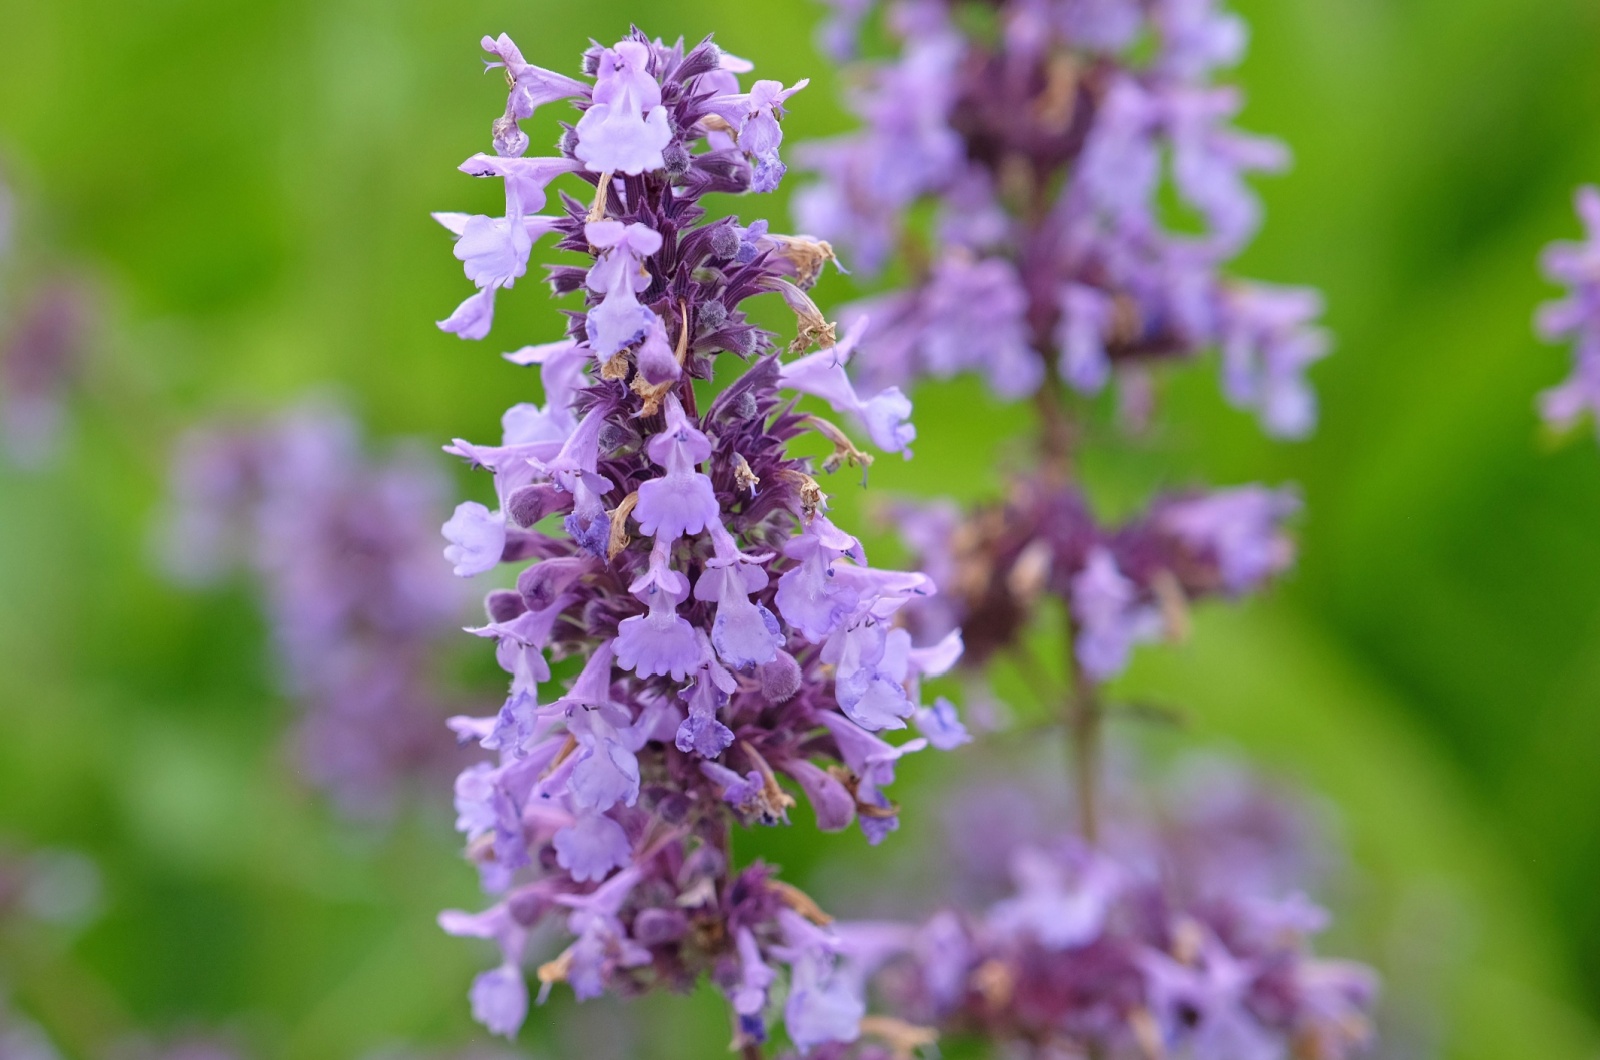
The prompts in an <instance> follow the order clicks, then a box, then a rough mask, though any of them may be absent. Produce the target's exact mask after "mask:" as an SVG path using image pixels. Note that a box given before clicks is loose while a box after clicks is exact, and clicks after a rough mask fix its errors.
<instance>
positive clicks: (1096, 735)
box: [1066, 633, 1103, 846]
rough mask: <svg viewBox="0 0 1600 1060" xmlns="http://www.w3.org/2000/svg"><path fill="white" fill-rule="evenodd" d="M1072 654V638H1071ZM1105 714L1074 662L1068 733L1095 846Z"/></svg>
mask: <svg viewBox="0 0 1600 1060" xmlns="http://www.w3.org/2000/svg"><path fill="white" fill-rule="evenodd" d="M1067 650H1068V652H1071V650H1072V636H1071V634H1070V633H1069V634H1068V637H1067ZM1102 718H1103V711H1102V710H1101V706H1100V694H1099V690H1098V689H1097V688H1096V687H1095V685H1094V682H1093V681H1091V680H1089V679H1088V678H1087V677H1085V676H1084V675H1083V672H1082V670H1081V668H1079V667H1078V666H1077V665H1076V662H1075V661H1074V664H1073V673H1072V695H1071V696H1070V698H1069V699H1068V700H1067V719H1066V720H1067V730H1068V732H1069V733H1070V734H1071V742H1072V763H1073V770H1072V772H1073V778H1072V779H1073V783H1074V785H1075V788H1076V791H1077V796H1078V825H1079V828H1080V829H1081V830H1082V832H1083V838H1084V840H1085V841H1086V842H1087V843H1089V845H1091V846H1093V845H1094V844H1095V843H1097V842H1099V839H1100V820H1099V798H1100V796H1099V789H1100V729H1101V724H1100V723H1101V721H1102Z"/></svg>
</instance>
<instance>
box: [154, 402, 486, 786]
mask: <svg viewBox="0 0 1600 1060" xmlns="http://www.w3.org/2000/svg"><path fill="white" fill-rule="evenodd" d="M169 489H170V492H171V502H170V504H171V512H170V514H169V516H168V524H167V526H166V527H165V528H164V533H162V534H161V536H160V543H161V548H162V550H163V558H164V560H165V563H166V567H167V569H168V570H169V571H170V572H171V573H172V574H173V575H174V576H176V577H177V578H179V579H180V580H182V581H184V582H187V583H191V584H194V583H208V582H214V581H216V580H218V579H219V578H220V577H222V576H223V575H225V574H227V573H229V572H230V571H232V570H235V569H239V568H246V569H249V570H251V571H252V572H253V573H254V574H255V576H256V578H257V579H259V581H260V583H261V586H262V589H263V592H264V595H265V597H266V608H267V612H268V616H269V619H270V623H271V627H272V632H273V636H274V639H275V641H276V646H277V653H278V655H279V658H280V662H281V667H280V669H279V672H280V673H281V674H282V675H283V676H282V680H283V682H284V684H285V685H286V689H285V690H286V691H287V692H288V693H289V694H290V695H291V696H292V697H294V699H295V700H296V701H297V702H298V703H299V704H300V706H301V708H302V715H303V716H302V720H301V723H300V725H299V729H298V733H297V735H296V738H295V744H296V753H297V758H298V760H299V763H300V765H301V768H302V770H303V771H304V773H305V775H306V776H307V777H308V779H309V780H310V781H311V782H312V783H313V784H315V785H316V786H318V787H320V788H324V789H326V790H328V791H329V792H330V793H331V794H332V795H333V797H334V798H335V800H336V801H337V803H338V804H339V805H340V807H341V808H342V809H344V810H346V811H348V812H350V813H352V814H354V815H357V816H371V815H374V814H381V813H383V812H385V811H386V810H387V809H388V808H389V807H390V806H391V804H392V802H393V799H394V797H395V795H396V793H397V789H398V786H399V785H400V783H401V782H402V781H404V780H405V779H406V778H407V777H408V776H409V775H411V774H414V773H416V772H418V771H419V770H420V771H426V770H427V769H428V768H429V767H430V766H443V765H444V764H445V761H446V758H447V757H448V756H449V753H450V749H449V747H448V745H447V744H446V745H445V746H444V747H442V748H441V745H440V743H439V741H438V739H437V735H436V734H437V732H438V727H439V725H440V723H441V721H442V719H443V718H445V717H446V716H448V715H449V714H450V713H451V710H452V705H451V703H450V702H449V699H448V696H447V693H445V692H444V691H443V690H441V689H439V688H438V687H437V684H436V681H437V678H436V673H437V670H438V669H439V667H438V665H437V663H438V661H439V659H440V652H441V648H442V646H443V645H444V644H445V643H446V637H448V631H449V630H450V629H451V628H452V627H453V626H454V625H457V624H459V622H460V621H461V620H462V619H463V618H464V617H465V616H466V614H467V613H468V610H469V607H470V604H469V599H468V597H467V595H466V594H465V593H463V592H462V589H461V586H460V585H459V583H458V582H456V581H455V579H453V578H451V577H450V573H449V571H448V570H446V569H445V568H444V566H443V565H442V564H441V563H440V562H439V553H438V547H437V543H436V542H437V539H436V538H435V537H434V536H433V534H432V527H433V526H434V525H435V524H436V522H437V520H438V518H439V516H440V515H441V514H443V513H444V512H445V511H448V510H449V502H448V499H447V498H448V496H449V484H448V481H447V479H446V477H445V475H444V473H443V469H442V468H440V467H438V466H437V465H436V464H435V462H434V459H433V458H429V457H427V455H426V453H425V452H424V451H423V450H420V449H406V448H401V449H398V450H396V451H394V452H392V453H389V454H386V455H384V456H381V457H377V458H374V457H371V456H369V455H368V454H367V453H365V452H364V451H363V448H362V444H361V437H360V431H359V428H358V427H357V425H356V423H355V421H354V420H353V419H352V418H351V417H350V416H349V415H348V414H347V413H345V412H344V411H342V410H340V409H339V408H337V407H335V406H333V405H331V404H328V403H323V402H307V403H304V404H302V405H301V406H299V407H297V408H294V409H291V410H289V411H288V412H286V413H284V414H282V415H281V416H280V417H278V418H277V419H276V420H273V421H271V422H266V423H259V424H254V425H243V426H241V425H235V424H220V423H219V424H214V425H209V426H201V427H198V428H195V429H193V430H191V431H190V432H189V433H188V434H186V435H185V436H184V437H183V438H182V439H181V440H180V442H179V444H178V447H177V451H176V455H175V457H174V461H173V469H172V475H171V484H170V487H169ZM455 709H459V707H456V708H455ZM441 751H442V752H443V753H441Z"/></svg>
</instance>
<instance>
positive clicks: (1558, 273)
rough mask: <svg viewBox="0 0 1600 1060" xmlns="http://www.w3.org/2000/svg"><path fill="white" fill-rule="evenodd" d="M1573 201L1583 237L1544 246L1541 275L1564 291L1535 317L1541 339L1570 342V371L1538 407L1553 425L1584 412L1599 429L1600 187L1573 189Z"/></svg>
mask: <svg viewBox="0 0 1600 1060" xmlns="http://www.w3.org/2000/svg"><path fill="white" fill-rule="evenodd" d="M1574 199H1575V202H1576V205H1577V210H1578V218H1579V219H1580V220H1581V221H1582V222H1583V229H1584V237H1583V240H1582V241H1581V242H1571V241H1568V240H1558V241H1557V242H1555V243H1552V244H1551V245H1550V246H1548V247H1547V248H1545V252H1544V257H1543V260H1542V264H1543V266H1544V273H1545V275H1546V276H1547V277H1548V278H1549V279H1550V280H1551V282H1553V283H1559V284H1562V285H1563V286H1565V287H1566V288H1567V293H1566V295H1565V297H1563V298H1560V299H1558V300H1556V301H1552V302H1546V303H1545V304H1544V305H1542V306H1540V307H1539V313H1538V316H1537V317H1536V318H1535V325H1536V327H1537V328H1538V332H1539V335H1540V337H1541V338H1543V339H1544V340H1545V341H1547V342H1571V343H1572V355H1573V356H1572V374H1571V375H1570V376H1568V377H1567V379H1566V381H1565V382H1563V383H1562V384H1561V385H1560V386H1557V387H1554V388H1552V389H1550V390H1547V391H1545V392H1544V394H1543V395H1541V397H1540V399H1539V409H1540V412H1541V413H1542V414H1543V415H1544V418H1545V420H1546V421H1547V422H1549V423H1551V424H1553V425H1554V426H1557V427H1563V428H1565V427H1570V426H1572V425H1573V424H1574V423H1576V422H1577V421H1578V420H1579V419H1580V418H1582V417H1583V415H1584V414H1585V413H1588V414H1589V415H1590V416H1591V417H1592V418H1593V419H1594V420H1595V422H1596V424H1597V429H1600V188H1596V187H1593V186H1585V187H1582V188H1579V189H1578V191H1577V194H1576V195H1575V196H1574Z"/></svg>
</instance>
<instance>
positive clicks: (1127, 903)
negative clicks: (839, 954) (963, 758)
mask: <svg viewBox="0 0 1600 1060" xmlns="http://www.w3.org/2000/svg"><path fill="white" fill-rule="evenodd" d="M964 794H965V795H966V796H967V801H968V802H969V804H970V805H969V806H968V808H967V809H968V812H966V813H964V814H962V815H961V816H960V817H959V818H958V819H959V821H960V823H961V825H962V827H961V829H960V831H959V834H957V835H953V836H952V837H951V842H952V845H960V844H966V845H969V846H970V845H972V837H973V835H974V834H975V831H974V830H975V829H981V830H982V834H983V835H984V839H983V841H982V842H981V843H980V844H979V845H980V846H981V847H982V848H983V850H984V851H986V852H991V853H990V854H989V855H988V856H974V857H970V858H966V859H961V860H958V862H957V868H956V871H955V873H954V875H953V878H952V881H951V882H950V884H949V886H951V887H952V888H954V889H958V890H964V891H967V892H970V893H973V894H975V895H986V896H992V897H988V898H987V899H986V900H980V901H979V902H978V903H976V904H974V905H972V906H969V907H966V908H955V907H947V908H945V909H943V910H941V911H939V912H937V913H935V914H934V915H933V916H931V917H930V918H928V919H927V920H925V921H923V922H922V923H920V924H914V925H913V924H902V923H893V922H885V921H862V922H851V923H843V924H841V925H839V927H838V929H837V930H838V932H839V935H840V936H841V938H842V939H843V940H844V945H845V948H846V952H847V953H849V954H851V956H852V958H853V960H854V961H855V962H856V967H857V968H858V969H860V971H861V973H862V974H869V975H870V976H871V977H872V981H873V983H874V985H875V987H876V989H877V990H878V992H879V993H880V994H881V995H882V996H883V999H884V1001H885V1004H886V1006H887V1007H888V1008H889V1009H890V1010H892V1011H894V1012H896V1013H898V1014H899V1015H900V1016H901V1017H902V1019H901V1020H900V1021H898V1022H896V1021H893V1020H883V1019H880V1020H879V1021H878V1022H877V1023H876V1024H874V1025H871V1026H870V1029H871V1030H873V1031H875V1032H876V1034H875V1035H874V1036H875V1037H878V1038H879V1039H880V1041H879V1042H869V1043H868V1044H866V1045H864V1046H862V1047H859V1048H858V1049H857V1050H855V1051H853V1052H850V1053H848V1054H845V1053H843V1052H841V1055H850V1056H854V1057H857V1058H858V1060H866V1058H877V1057H880V1056H881V1057H884V1058H887V1057H890V1056H895V1055H905V1052H904V1049H903V1048H902V1049H901V1050H900V1052H898V1053H896V1052H895V1051H894V1048H895V1047H897V1046H904V1045H905V1044H907V1043H915V1042H917V1041H922V1040H926V1039H927V1038H928V1037H929V1035H930V1034H931V1033H932V1032H934V1031H937V1032H942V1033H944V1034H949V1035H953V1036H956V1037H962V1036H979V1037H982V1038H983V1039H985V1040H987V1041H990V1042H993V1043H999V1044H1003V1045H1004V1046H1005V1047H1006V1048H1008V1049H1009V1050H1010V1051H1008V1052H1007V1053H1006V1055H1008V1056H1017V1057H1037V1058H1041V1060H1042V1058H1047V1057H1048V1058H1056V1057H1088V1056H1094V1057H1102V1058H1105V1060H1147V1058H1149V1057H1160V1056H1183V1057H1190V1058H1192V1060H1282V1058H1285V1057H1289V1056H1294V1057H1304V1058H1307V1060H1340V1058H1343V1057H1346V1056H1350V1055H1353V1053H1354V1051H1355V1050H1358V1049H1359V1048H1361V1047H1362V1046H1363V1045H1365V1044H1366V1042H1367V1041H1368V1038H1369V1014H1370V1010H1371V1006H1372V1002H1373V997H1374V994H1375V991H1376V982H1375V980H1374V977H1373V975H1372V973H1371V972H1370V971H1369V970H1368V969H1366V968H1365V967H1362V966H1360V965H1355V964H1350V963H1347V962H1341V961H1327V960H1319V959H1317V958H1316V957H1314V956H1313V955H1312V953H1311V950H1310V946H1309V940H1310V938H1311V937H1312V936H1313V935H1315V934H1316V933H1318V932H1320V931H1321V930H1322V929H1323V928H1324V926H1325V925H1326V923H1327V916H1326V914H1325V913H1324V912H1323V911H1322V909H1320V908H1319V907H1318V906H1316V905H1315V904H1314V903H1313V902H1312V901H1311V899H1310V898H1308V897H1307V896H1306V894H1305V892H1304V890H1303V888H1304V887H1305V886H1307V885H1308V884H1310V883H1313V882H1315V881H1314V880H1313V879H1311V878H1310V877H1312V876H1314V875H1315V874H1314V873H1313V872H1311V871H1309V870H1310V867H1311V865H1312V864H1313V863H1314V862H1315V861H1316V860H1317V858H1318V857H1319V856H1321V855H1323V854H1325V851H1326V845H1327V844H1326V840H1325V839H1324V838H1323V837H1322V836H1321V835H1319V834H1317V832H1316V831H1315V830H1313V829H1312V828H1311V819H1310V817H1309V815H1308V813H1307V811H1306V809H1305V807H1303V806H1302V805H1299V804H1298V803H1297V802H1296V801H1294V800H1292V799H1290V798H1288V797H1287V796H1285V795H1284V794H1283V793H1282V792H1280V791H1278V790H1275V789H1274V788H1272V787H1269V786H1267V785H1265V784H1263V783H1262V782H1261V781H1259V780H1258V779H1256V778H1254V777H1252V776H1251V775H1249V774H1248V773H1245V772H1243V771H1241V770H1239V769H1237V768H1236V767H1234V766H1232V765H1231V764H1227V763H1223V762H1220V761H1216V760H1194V761H1192V762H1190V763H1187V764H1186V766H1185V768H1183V769H1180V770H1179V771H1178V772H1177V773H1176V774H1175V777H1174V783H1172V784H1170V785H1168V787H1167V790H1166V791H1165V792H1163V793H1162V797H1160V798H1158V799H1156V800H1154V805H1153V806H1152V805H1148V804H1149V803H1150V802H1151V801H1152V800H1150V799H1148V798H1147V799H1145V800H1143V801H1144V802H1145V803H1146V808H1145V809H1144V810H1143V812H1139V811H1137V810H1135V809H1133V808H1132V807H1131V806H1126V805H1123V806H1117V807H1115V808H1114V811H1113V812H1112V813H1110V814H1108V818H1109V819H1108V822H1107V827H1106V829H1105V834H1104V835H1103V837H1102V839H1101V841H1100V842H1099V844H1097V846H1095V847H1094V848H1090V847H1089V846H1087V845H1085V844H1084V843H1083V841H1082V839H1081V838H1080V837H1079V836H1077V835H1072V834H1061V833H1059V832H1056V833H1055V834H1051V833H1050V832H1046V833H1045V834H1042V835H1032V836H1024V835H1022V834H1020V833H1019V829H1018V828H1017V825H1016V820H1015V815H1014V814H1011V813H1009V812H1006V813H1000V814H992V813H991V814H988V815H986V814H985V813H983V812H982V810H981V809H979V810H978V811H977V812H974V811H973V806H974V805H975V806H977V807H980V808H981V807H984V806H985V805H986V806H987V807H988V808H989V809H990V810H991V811H992V810H995V809H1000V808H1004V809H1005V810H1007V811H1009V810H1010V806H1009V800H1008V799H1006V798H1004V796H1017V797H1025V796H1024V795H1023V793H1022V792H1021V791H1020V790H1019V789H1016V788H1013V787H1005V788H1001V789H996V790H991V791H988V792H984V791H982V790H980V789H974V790H971V791H968V792H965V793H964ZM995 849H1003V850H1008V851H1009V852H1010V856H1009V858H1008V859H1004V858H995V857H993V856H992V851H993V850H995ZM1007 868H1008V869H1009V877H1010V878H1009V881H1002V880H1000V879H997V877H1000V876H1001V875H1002V874H1005V873H1006V869H1007ZM885 1044H886V1045H887V1046H888V1047H889V1048H884V1046H885ZM818 1055H823V1056H826V1055H829V1054H827V1053H822V1054H818Z"/></svg>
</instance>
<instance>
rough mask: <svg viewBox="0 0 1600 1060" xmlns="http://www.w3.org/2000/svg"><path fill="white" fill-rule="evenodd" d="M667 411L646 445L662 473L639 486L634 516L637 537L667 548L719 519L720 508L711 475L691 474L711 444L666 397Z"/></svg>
mask: <svg viewBox="0 0 1600 1060" xmlns="http://www.w3.org/2000/svg"><path fill="white" fill-rule="evenodd" d="M666 409H667V422H666V429H665V430H663V431H662V432H661V433H660V434H658V435H656V436H655V437H654V438H652V439H650V444H649V446H648V447H647V451H648V452H649V454H650V459H651V460H653V461H655V463H656V465H657V466H658V467H661V468H664V469H665V470H666V474H664V475H662V476H661V477H660V478H655V479H651V480H650V481H649V482H646V483H643V484H642V485H640V487H639V502H638V504H637V505H635V507H634V509H633V517H634V519H636V520H637V521H638V523H639V532H640V533H642V534H649V535H650V536H651V537H654V538H656V539H658V540H660V539H665V540H666V542H667V545H668V547H670V546H671V543H672V542H674V541H676V540H677V539H678V538H680V537H683V536H684V535H686V534H698V533H701V532H702V531H704V530H705V529H706V527H708V526H710V525H711V524H712V523H714V522H716V521H718V519H719V518H720V512H721V509H720V508H719V507H718V505H717V497H716V494H715V493H714V492H713V491H712V488H711V479H710V477H709V476H707V475H706V474H705V473H704V472H702V471H696V470H695V468H696V466H697V465H699V464H700V463H702V462H703V461H706V460H709V459H710V458H711V443H710V441H708V440H707V439H706V436H705V434H704V433H702V432H701V431H699V430H697V429H695V428H694V427H691V426H690V425H689V421H688V419H687V418H686V417H685V416H684V413H683V404H682V403H681V402H680V401H678V399H677V397H676V396H669V397H668V398H667V403H666ZM680 577H681V575H680Z"/></svg>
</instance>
